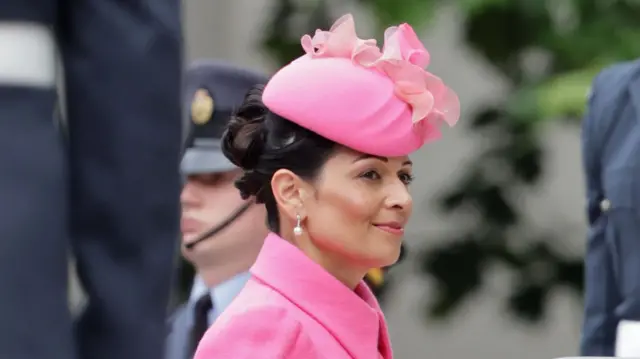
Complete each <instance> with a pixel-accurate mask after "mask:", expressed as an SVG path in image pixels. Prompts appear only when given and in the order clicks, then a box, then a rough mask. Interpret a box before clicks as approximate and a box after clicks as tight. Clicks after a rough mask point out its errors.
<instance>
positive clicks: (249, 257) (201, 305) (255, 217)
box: [165, 61, 267, 359]
mask: <svg viewBox="0 0 640 359" xmlns="http://www.w3.org/2000/svg"><path fill="white" fill-rule="evenodd" d="M185 76H186V79H185V82H186V89H185V91H184V95H185V96H186V99H185V100H186V102H187V104H189V103H190V111H189V118H190V120H191V121H192V124H193V128H192V133H191V135H190V140H189V143H188V146H187V149H186V152H185V154H184V157H183V160H182V165H181V171H182V173H183V174H184V176H185V177H186V183H185V185H184V188H183V190H182V195H181V198H180V199H181V203H182V223H181V227H182V242H183V250H182V252H183V255H184V257H185V258H186V259H187V260H188V261H189V262H191V263H192V264H193V265H194V267H195V269H196V272H197V277H196V279H195V281H194V284H193V288H192V291H191V296H190V298H189V300H188V302H187V303H186V304H184V305H182V306H181V307H179V308H178V309H177V310H176V312H175V313H174V315H173V317H172V318H171V331H170V334H169V338H168V341H167V351H166V357H165V358H166V359H189V358H192V357H193V354H194V352H195V348H196V345H197V343H198V341H199V340H200V338H201V337H202V335H203V334H204V332H205V331H206V329H207V328H208V327H209V326H210V325H211V324H212V323H213V321H214V320H215V319H216V317H217V316H218V315H220V313H222V311H223V310H224V309H225V307H226V306H227V305H229V303H230V302H231V300H232V299H233V298H234V297H235V296H236V295H237V294H238V293H239V292H240V290H241V289H242V287H244V285H245V283H246V281H247V280H248V278H249V274H248V270H249V267H250V266H251V265H252V264H253V262H254V261H255V259H256V257H257V255H258V252H259V251H260V248H261V247H262V243H263V241H264V238H265V237H266V235H267V227H266V224H265V218H266V212H265V208H264V206H263V205H256V204H253V203H252V202H245V201H244V200H242V198H241V197H240V193H239V192H238V190H237V189H236V188H235V186H234V181H235V179H236V178H237V176H238V175H239V174H240V173H241V172H240V171H241V170H240V169H239V168H237V167H236V166H235V165H233V164H232V163H231V162H229V160H227V159H226V157H224V155H223V154H222V151H221V146H220V139H221V137H222V134H223V132H224V130H225V127H226V125H227V123H228V121H229V119H230V117H231V114H232V111H233V110H234V108H237V107H238V106H240V104H241V103H242V100H243V99H244V96H245V94H246V93H247V92H248V91H249V89H250V88H251V87H253V86H254V85H257V84H265V83H266V82H267V77H266V76H264V75H262V74H258V73H255V72H252V71H249V70H246V69H241V68H237V67H233V66H231V65H228V64H224V63H221V62H212V61H199V62H197V63H195V64H193V65H192V66H191V67H189V69H188V70H187V72H186V75H185ZM187 106H189V105H187ZM247 206H248V207H247ZM239 210H240V211H239ZM240 212H241V214H240V215H239V216H234V213H240ZM221 225H222V226H224V228H223V229H222V230H220V231H219V232H218V233H217V234H215V235H213V236H212V237H209V238H205V239H204V240H202V241H199V242H198V243H196V244H195V245H194V246H193V247H192V248H187V245H189V244H193V243H194V241H195V240H197V239H198V238H203V237H202V235H203V233H205V232H207V231H209V230H210V229H211V228H212V227H219V228H221V227H220V226H221Z"/></svg>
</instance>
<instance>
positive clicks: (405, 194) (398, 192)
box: [387, 183, 413, 211]
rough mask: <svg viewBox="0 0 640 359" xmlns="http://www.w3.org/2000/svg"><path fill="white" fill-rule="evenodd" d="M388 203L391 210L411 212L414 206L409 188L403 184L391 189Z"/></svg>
mask: <svg viewBox="0 0 640 359" xmlns="http://www.w3.org/2000/svg"><path fill="white" fill-rule="evenodd" d="M387 203H388V206H389V207H390V208H396V209H402V210H407V211H410V210H411V208H412V205H413V198H412V197H411V193H409V189H408V188H407V186H406V185H404V184H402V183H401V184H399V185H394V186H392V187H391V188H390V191H389V194H388V196H387Z"/></svg>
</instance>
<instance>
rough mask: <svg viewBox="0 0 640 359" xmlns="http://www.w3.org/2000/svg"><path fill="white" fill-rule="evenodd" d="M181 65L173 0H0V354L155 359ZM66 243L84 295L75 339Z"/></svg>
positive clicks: (172, 219)
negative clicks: (61, 101)
mask: <svg viewBox="0 0 640 359" xmlns="http://www.w3.org/2000/svg"><path fill="white" fill-rule="evenodd" d="M57 54H59V56H60V59H61V60H62V67H63V68H64V79H63V80H64V88H65V95H64V96H62V97H64V98H65V100H66V106H65V108H66V114H67V118H66V120H67V121H66V130H67V132H68V137H66V136H65V137H66V138H63V136H61V133H60V128H59V126H57V125H56V124H54V111H55V103H56V100H57V94H56V83H57V82H58V79H57V78H56V69H57V66H56V65H57V61H56V55H57ZM181 58H182V35H181V24H180V2H179V1H178V0H154V1H148V0H145V1H130V0H119V1H114V0H86V1H79V0H68V1H57V0H42V1H33V0H3V1H0V173H2V175H1V176H0V239H1V240H0V291H1V292H2V305H0V321H1V322H2V325H0V358H6V359H74V358H81V359H87V358H91V359H115V358H117V359H157V358H159V357H161V356H162V350H163V347H164V345H163V344H164V339H165V336H166V326H165V320H166V314H167V304H168V301H169V294H170V285H171V271H172V264H173V262H174V258H175V253H176V249H177V247H176V241H175V239H176V235H177V234H178V231H179V192H180V175H179V172H178V168H179V162H180V150H181V144H182V143H181V142H182V139H181V123H180V121H179V119H180V114H181V110H180V95H179V90H180V84H181V71H182V61H181ZM70 240H71V243H69V241H70ZM69 244H71V245H72V248H73V254H74V257H75V259H76V263H77V269H78V272H79V277H80V279H81V282H82V285H83V287H84V289H85V292H86V293H87V294H88V304H87V307H86V308H85V310H84V312H83V313H82V314H81V316H80V318H79V319H78V322H77V325H76V326H75V329H74V326H73V324H72V318H71V316H70V314H69V309H68V303H67V280H68V272H67V262H68V249H69ZM74 334H75V336H74Z"/></svg>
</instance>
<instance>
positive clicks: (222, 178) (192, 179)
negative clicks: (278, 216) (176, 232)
mask: <svg viewBox="0 0 640 359" xmlns="http://www.w3.org/2000/svg"><path fill="white" fill-rule="evenodd" d="M239 174H240V171H239V170H234V171H230V172H220V173H208V174H199V175H192V176H189V177H188V178H187V182H186V184H185V186H184V188H183V189H182V194H181V196H180V202H181V204H182V220H181V231H182V243H183V244H186V243H190V242H191V241H193V240H195V239H196V238H197V237H198V236H199V235H200V234H201V233H203V232H205V231H207V230H209V229H211V228H212V227H214V226H216V225H218V224H219V223H221V222H223V221H224V220H225V219H227V218H228V217H229V216H230V215H231V214H232V213H233V212H234V211H235V210H236V209H237V208H238V207H240V206H242V205H243V204H244V201H243V200H242V198H241V197H240V193H239V192H238V190H237V189H236V188H235V187H234V185H233V182H234V180H235V179H236V177H237V176H238V175H239ZM266 233H267V230H266V226H265V210H264V206H262V205H254V206H252V207H251V208H250V209H249V210H248V211H246V212H245V213H244V214H242V215H241V216H240V218H237V219H236V220H235V221H234V222H233V223H232V224H230V225H229V226H228V227H227V228H225V229H224V230H222V231H221V232H219V233H217V234H216V235H215V236H213V237H211V238H208V239H206V240H204V241H202V242H200V243H198V244H196V245H195V246H194V247H193V249H186V248H185V247H184V246H183V247H182V248H183V250H182V253H183V255H184V256H185V258H187V260H189V261H191V262H192V263H193V264H194V265H195V266H196V267H201V266H207V265H224V264H226V263H228V262H229V261H234V260H239V261H244V259H245V258H244V257H245V256H252V257H255V255H256V253H257V251H258V250H259V249H260V247H261V246H262V242H263V240H264V237H265V236H266Z"/></svg>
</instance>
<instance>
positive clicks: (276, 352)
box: [194, 233, 393, 359]
mask: <svg viewBox="0 0 640 359" xmlns="http://www.w3.org/2000/svg"><path fill="white" fill-rule="evenodd" d="M251 274H252V276H251V278H250V279H249V282H248V283H247V285H246V286H245V287H244V289H243V290H242V291H241V292H240V294H239V295H238V296H237V297H236V299H235V300H234V301H233V302H232V303H231V305H230V306H229V307H227V309H226V310H225V311H224V312H223V313H222V315H221V316H220V317H218V319H217V320H216V321H215V323H214V324H213V326H212V327H211V328H210V329H209V330H208V331H207V333H206V334H205V336H204V337H203V339H202V341H201V342H200V345H199V346H198V349H197V351H196V354H195V357H194V359H217V358H233V359H249V358H250V359H321V358H322V359H375V358H383V359H391V358H393V355H392V352H391V344H390V342H389V337H388V333H387V326H386V323H385V319H384V316H383V314H382V311H381V310H380V307H379V305H378V302H377V301H376V299H375V297H374V295H373V294H372V293H371V291H370V290H369V288H368V287H367V285H366V284H365V283H364V282H361V283H360V285H358V287H357V288H356V290H355V291H354V290H351V289H349V288H347V287H346V286H345V285H343V284H342V283H341V282H339V281H338V280H337V279H336V278H335V277H333V276H332V275H331V274H329V273H328V272H326V271H325V270H324V269H323V268H322V267H321V266H319V265H318V264H316V263H315V262H313V261H312V260H311V259H309V257H307V256H306V255H305V254H304V253H302V252H301V251H300V250H299V249H298V248H296V247H295V246H293V245H292V244H291V243H289V242H287V241H286V240H284V239H282V238H280V237H279V236H278V235H276V234H273V233H272V234H269V236H268V237H267V238H266V239H265V243H264V247H263V248H262V251H261V252H260V254H259V255H258V259H257V260H256V263H255V264H254V265H253V267H252V268H251Z"/></svg>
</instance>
